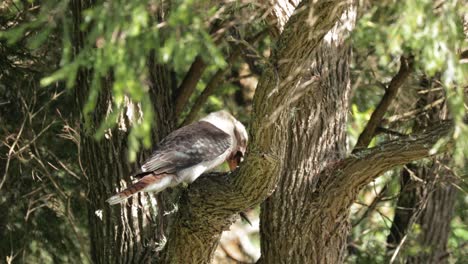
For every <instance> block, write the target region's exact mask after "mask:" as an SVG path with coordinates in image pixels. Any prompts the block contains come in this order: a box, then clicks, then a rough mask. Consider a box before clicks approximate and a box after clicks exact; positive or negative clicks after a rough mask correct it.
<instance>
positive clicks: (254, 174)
mask: <svg viewBox="0 0 468 264" xmlns="http://www.w3.org/2000/svg"><path fill="white" fill-rule="evenodd" d="M346 8H347V2H346V1H328V2H326V3H325V2H324V3H322V2H315V1H307V0H304V1H302V2H301V4H300V6H299V7H298V8H297V12H295V13H294V14H293V16H292V17H291V18H290V19H289V21H288V23H287V24H286V25H285V29H284V31H283V32H282V34H281V36H280V37H279V40H278V42H277V43H276V48H275V50H274V51H273V53H272V56H271V58H270V63H269V64H268V66H269V67H268V68H267V69H266V70H265V71H264V73H263V75H262V77H261V79H260V80H259V84H258V86H257V90H256V94H255V97H254V102H253V117H252V122H251V124H252V126H251V129H250V137H251V139H250V142H249V148H248V150H247V156H246V159H245V161H244V162H243V163H242V165H241V166H240V168H239V170H238V171H237V172H235V173H233V174H232V175H229V176H218V177H208V178H207V177H205V178H204V179H199V180H197V181H195V182H194V183H193V184H191V185H190V187H189V190H188V191H186V192H184V194H183V196H182V199H181V200H180V202H179V211H178V215H177V217H176V220H175V223H174V226H173V228H172V232H171V233H170V234H169V237H168V244H167V247H166V250H165V254H164V256H165V261H164V263H209V262H210V261H211V259H212V256H213V253H214V250H215V248H216V245H217V244H218V241H219V236H220V234H221V232H222V231H223V230H225V229H227V228H228V227H229V225H230V224H231V223H232V221H233V219H234V218H233V217H234V216H235V214H236V213H238V212H239V211H243V210H245V209H247V208H249V207H252V206H254V205H256V204H258V203H259V202H261V201H263V200H264V199H265V198H266V197H267V196H268V195H270V194H271V192H272V191H273V189H274V188H275V186H276V185H277V184H278V178H279V176H280V171H281V169H282V167H283V164H284V165H288V164H287V163H284V161H283V160H284V157H285V156H286V155H288V154H287V153H290V152H289V151H290V150H289V149H287V146H288V145H289V144H290V143H291V142H292V141H293V140H298V139H295V136H296V135H294V134H292V135H289V134H291V133H292V129H300V127H296V126H297V125H298V124H303V125H302V126H306V124H309V123H312V122H317V121H316V120H311V118H310V117H309V116H308V115H307V114H302V108H308V107H309V106H308V105H307V103H308V102H305V101H304V102H301V100H299V98H304V97H308V98H310V100H311V101H312V102H314V104H320V105H322V104H321V103H320V102H321V101H322V100H325V101H326V102H327V104H332V100H327V99H324V98H326V96H330V95H331V94H333V98H338V99H339V101H338V104H342V105H343V106H339V109H343V108H344V109H346V107H347V96H346V95H347V90H348V88H347V89H344V90H339V89H338V90H332V91H331V93H330V92H329V91H327V90H326V89H325V88H324V89H319V88H316V87H318V86H319V85H324V86H325V85H339V87H340V88H342V86H341V85H342V83H344V85H345V86H346V85H348V83H347V82H348V75H347V63H346V61H347V56H345V57H344V58H345V60H344V61H341V60H339V59H338V58H337V57H335V59H338V61H336V62H333V63H330V64H328V63H329V62H328V61H325V62H324V64H325V65H326V66H327V67H330V66H332V67H333V68H332V69H330V71H333V70H339V71H342V72H343V74H342V75H340V79H333V78H328V77H326V76H323V77H322V78H323V81H320V76H319V77H316V76H314V74H315V72H314V71H311V70H310V69H309V68H310V67H312V68H314V67H313V66H311V63H312V61H313V60H315V59H317V62H316V63H317V67H319V68H318V69H320V71H323V72H326V71H327V69H325V67H323V68H322V67H321V63H322V61H321V60H320V56H317V55H316V54H317V53H315V52H314V50H315V48H316V47H317V46H318V45H319V43H321V42H322V39H323V38H324V36H325V34H326V33H327V32H329V31H330V29H331V28H332V27H333V26H334V25H335V22H336V21H337V20H338V18H340V17H341V14H342V13H343V11H344V10H345V9H346ZM310 17H313V18H314V19H309V18H310ZM333 33H335V32H333ZM338 35H339V34H329V35H327V41H328V42H330V43H334V42H337V41H338V39H339V41H341V40H343V38H340V37H339V36H338ZM344 52H345V54H347V53H349V49H345V51H344ZM329 54H331V53H329ZM316 57H318V58H316ZM322 82H323V84H321V83H322ZM316 89H317V91H318V92H317V93H316V94H314V93H315V90H316ZM309 90H311V91H309ZM311 93H312V94H313V96H310V94H311ZM335 93H336V95H335ZM306 94H307V95H309V96H307V95H306ZM333 104H335V102H333ZM313 111H315V112H316V113H318V112H321V111H333V109H332V108H330V109H316V108H315V109H313ZM345 116H346V111H343V112H342V113H340V114H332V113H330V116H329V118H327V119H323V120H322V119H320V118H319V116H317V118H318V119H320V122H322V124H323V126H324V127H325V126H326V127H328V124H329V123H336V125H332V126H331V127H330V131H328V133H329V134H333V133H334V132H335V131H333V129H338V131H337V132H338V134H339V137H343V139H344V130H341V128H340V126H342V125H343V126H344V124H345ZM313 132H317V131H313ZM313 132H312V133H313ZM340 132H343V133H340ZM304 137H307V136H304ZM302 139H304V138H301V140H302ZM333 139H335V138H333ZM320 142H321V143H325V142H326V143H327V144H329V146H328V150H332V149H333V151H337V152H338V153H334V154H335V159H336V157H338V156H339V155H342V154H343V153H342V149H340V150H337V149H336V148H335V147H334V146H335V145H334V144H333V143H332V142H330V141H328V140H327V139H326V138H325V140H321V141H320ZM298 155H299V156H301V157H302V156H303V155H304V156H306V155H307V153H306V152H304V153H300V154H298ZM263 239H265V238H263ZM266 239H269V238H266ZM188 248H189V249H190V250H187V249H188ZM272 263H274V262H272Z"/></svg>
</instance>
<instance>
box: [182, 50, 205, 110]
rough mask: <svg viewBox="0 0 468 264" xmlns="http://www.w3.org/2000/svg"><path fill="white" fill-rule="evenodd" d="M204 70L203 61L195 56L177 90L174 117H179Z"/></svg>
mask: <svg viewBox="0 0 468 264" xmlns="http://www.w3.org/2000/svg"><path fill="white" fill-rule="evenodd" d="M205 68H206V63H205V61H204V60H203V59H202V58H201V57H200V56H197V57H196V58H195V61H194V62H193V63H192V66H190V69H189V70H188V72H187V74H186V75H185V78H184V80H183V81H182V83H181V84H180V86H179V88H178V90H177V91H178V93H177V99H176V106H175V114H176V116H179V115H180V113H182V111H183V110H184V106H185V105H186V104H187V102H188V100H189V99H190V96H191V95H192V94H193V92H194V91H195V88H196V87H197V83H198V81H199V80H200V78H201V76H202V74H203V72H204V71H205Z"/></svg>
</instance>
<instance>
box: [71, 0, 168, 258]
mask: <svg viewBox="0 0 468 264" xmlns="http://www.w3.org/2000/svg"><path fill="white" fill-rule="evenodd" d="M71 5H72V11H73V18H74V28H75V29H74V33H75V34H74V39H73V42H74V46H75V51H76V52H79V50H80V47H82V44H83V42H84V39H85V33H84V32H82V31H80V29H79V26H80V24H81V19H82V12H83V10H85V9H86V8H88V7H90V6H91V3H89V2H87V1H80V0H76V1H72V2H71ZM148 68H149V69H150V76H149V80H148V83H149V88H150V89H149V96H151V98H152V102H154V107H155V113H156V115H155V120H154V125H153V131H152V135H153V142H157V141H159V139H160V138H161V137H163V136H165V135H166V134H168V133H169V132H170V131H171V130H172V129H173V128H174V125H175V124H174V120H175V119H174V113H173V107H172V101H171V100H172V94H171V89H172V87H173V83H172V78H171V76H170V72H169V71H168V70H167V69H166V68H165V67H163V66H160V65H155V64H154V61H153V60H152V59H151V56H149V62H148ZM91 76H92V74H91V73H90V72H89V71H86V70H81V71H80V72H79V74H78V76H77V82H76V89H75V91H76V99H77V109H83V106H84V104H85V103H86V101H87V98H88V96H89V91H90V81H91ZM111 85H112V80H111V78H106V79H104V80H102V89H101V91H100V94H99V98H98V102H97V105H96V108H95V110H94V111H93V112H92V113H91V114H89V115H88V116H87V118H86V119H85V116H84V115H85V114H84V113H80V121H81V123H82V125H81V131H80V148H81V161H82V164H83V165H84V169H85V171H86V175H87V179H88V186H87V189H88V201H89V204H88V221H89V227H90V242H91V257H92V261H93V262H94V263H142V262H147V261H149V260H150V259H151V258H152V255H154V253H155V248H156V247H157V245H156V242H157V241H158V240H157V239H158V237H157V234H156V232H155V231H154V230H155V228H154V226H155V225H157V220H155V219H156V212H155V210H153V208H148V207H147V206H144V204H143V203H142V201H141V198H142V195H137V196H135V198H133V199H129V202H128V204H126V205H122V206H113V207H110V206H109V205H108V204H107V203H106V202H105V200H106V199H107V198H108V197H109V196H110V195H111V194H113V193H115V192H116V186H117V187H118V189H122V188H123V187H124V186H125V185H126V183H129V182H131V179H130V175H131V173H132V172H133V171H134V170H135V167H136V165H135V164H131V163H130V162H128V160H127V140H126V138H127V133H128V131H127V130H128V128H129V123H130V122H131V121H130V120H129V119H128V118H127V117H126V116H125V115H122V119H121V120H120V123H119V125H118V127H117V128H115V129H112V130H111V131H108V132H106V136H105V138H103V139H102V140H100V141H96V140H95V139H94V134H95V131H96V129H97V128H98V127H99V125H100V124H101V122H102V121H103V120H105V118H106V116H107V114H108V109H109V107H110V105H111V104H112V94H111V90H110V88H111ZM127 103H128V105H127V107H132V108H134V109H138V106H136V105H132V103H130V102H127ZM85 120H90V122H88V123H86V124H84V122H85ZM145 154H147V153H146V152H142V153H141V156H140V157H139V159H141V158H142V156H143V155H145ZM145 204H146V203H145Z"/></svg>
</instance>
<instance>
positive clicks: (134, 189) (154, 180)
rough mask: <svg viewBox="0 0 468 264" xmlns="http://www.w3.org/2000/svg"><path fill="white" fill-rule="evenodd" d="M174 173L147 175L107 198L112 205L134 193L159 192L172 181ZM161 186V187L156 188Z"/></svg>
mask: <svg viewBox="0 0 468 264" xmlns="http://www.w3.org/2000/svg"><path fill="white" fill-rule="evenodd" d="M168 176H169V177H172V175H169V174H160V175H154V174H151V175H147V176H144V177H143V178H141V179H140V180H139V181H137V182H136V183H135V184H132V185H130V186H129V187H128V188H127V189H125V190H123V191H121V192H119V193H117V194H115V195H113V196H112V197H110V198H109V199H107V200H106V202H108V203H109V204H110V205H114V204H118V203H121V202H124V201H125V200H127V199H128V198H130V197H131V196H132V195H134V194H137V193H138V192H141V191H144V190H145V189H147V190H146V191H152V192H159V191H162V190H163V189H165V188H166V187H168V183H169V182H170V181H171V179H170V178H169V177H168ZM154 187H159V188H154Z"/></svg>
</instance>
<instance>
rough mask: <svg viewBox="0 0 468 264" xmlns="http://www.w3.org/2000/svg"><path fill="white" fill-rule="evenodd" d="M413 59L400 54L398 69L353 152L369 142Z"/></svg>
mask: <svg viewBox="0 0 468 264" xmlns="http://www.w3.org/2000/svg"><path fill="white" fill-rule="evenodd" d="M413 61H414V60H413V58H412V57H410V58H408V59H407V58H405V57H403V56H402V57H401V58H400V62H401V64H400V70H399V71H398V73H397V75H395V76H394V77H393V79H392V80H391V81H390V84H389V85H388V88H387V89H386V91H385V95H384V96H383V97H382V100H381V101H380V103H379V105H378V106H377V107H376V108H375V110H374V112H373V113H372V115H371V118H370V119H369V122H367V125H366V127H365V128H364V130H363V131H362V133H361V135H359V138H358V141H357V143H356V146H355V147H354V151H353V152H355V151H357V150H358V149H360V148H365V147H367V146H368V145H369V143H370V142H371V140H372V138H373V137H374V135H375V132H376V129H377V127H378V126H379V125H380V123H381V121H382V119H383V117H384V115H385V113H386V112H387V109H388V107H389V106H390V104H391V103H392V101H393V99H395V97H396V95H397V94H398V90H399V89H400V87H401V86H402V85H403V83H404V82H405V81H406V79H408V76H409V74H410V72H411V70H412V68H413Z"/></svg>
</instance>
